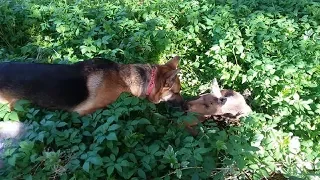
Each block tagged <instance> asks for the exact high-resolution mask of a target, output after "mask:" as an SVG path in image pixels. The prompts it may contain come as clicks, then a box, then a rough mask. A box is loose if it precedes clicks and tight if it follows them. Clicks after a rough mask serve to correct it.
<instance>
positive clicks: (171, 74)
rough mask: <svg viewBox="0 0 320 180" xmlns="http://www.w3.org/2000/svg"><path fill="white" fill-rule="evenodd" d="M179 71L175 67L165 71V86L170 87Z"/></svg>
mask: <svg viewBox="0 0 320 180" xmlns="http://www.w3.org/2000/svg"><path fill="white" fill-rule="evenodd" d="M179 71H180V70H179V69H176V70H172V71H169V72H167V73H166V77H167V79H166V84H165V87H167V88H171V87H172V86H173V84H174V83H175V82H176V78H177V75H178V73H179Z"/></svg>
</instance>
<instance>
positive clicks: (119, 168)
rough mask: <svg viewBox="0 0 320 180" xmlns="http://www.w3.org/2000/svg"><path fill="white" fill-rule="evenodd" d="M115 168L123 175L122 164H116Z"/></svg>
mask: <svg viewBox="0 0 320 180" xmlns="http://www.w3.org/2000/svg"><path fill="white" fill-rule="evenodd" d="M114 167H115V168H116V169H117V171H118V172H120V173H122V167H121V165H120V164H115V165H114Z"/></svg>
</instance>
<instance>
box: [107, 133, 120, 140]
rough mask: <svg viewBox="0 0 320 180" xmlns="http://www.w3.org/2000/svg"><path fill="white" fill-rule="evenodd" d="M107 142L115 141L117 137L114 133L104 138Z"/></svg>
mask: <svg viewBox="0 0 320 180" xmlns="http://www.w3.org/2000/svg"><path fill="white" fill-rule="evenodd" d="M106 139H107V140H109V141H117V140H118V139H117V135H116V133H114V132H111V133H109V134H108V136H107V137H106Z"/></svg>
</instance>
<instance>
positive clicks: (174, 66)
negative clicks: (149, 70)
mask: <svg viewBox="0 0 320 180" xmlns="http://www.w3.org/2000/svg"><path fill="white" fill-rule="evenodd" d="M179 61H180V57H179V56H175V57H173V58H172V59H171V60H170V61H168V62H167V63H166V64H165V65H167V66H169V67H170V68H171V69H177V68H178V64H179Z"/></svg>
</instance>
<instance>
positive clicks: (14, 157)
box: [8, 154, 17, 166]
mask: <svg viewBox="0 0 320 180" xmlns="http://www.w3.org/2000/svg"><path fill="white" fill-rule="evenodd" d="M16 160H17V157H16V156H15V154H14V155H13V156H12V157H10V158H9V159H8V163H9V164H10V165H11V166H16Z"/></svg>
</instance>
